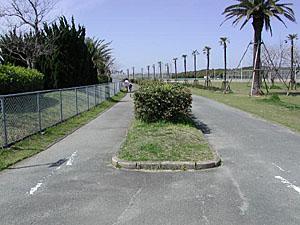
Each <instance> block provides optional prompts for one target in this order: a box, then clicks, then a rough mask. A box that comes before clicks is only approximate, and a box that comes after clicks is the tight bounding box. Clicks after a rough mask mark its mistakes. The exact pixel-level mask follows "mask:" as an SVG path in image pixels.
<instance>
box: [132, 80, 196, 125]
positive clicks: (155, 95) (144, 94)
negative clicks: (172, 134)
mask: <svg viewBox="0 0 300 225" xmlns="http://www.w3.org/2000/svg"><path fill="white" fill-rule="evenodd" d="M134 104H135V115H136V117H137V119H141V120H143V121H146V122H156V121H159V120H165V121H178V120H181V119H183V118H185V117H187V116H188V115H189V113H190V111H191V105H192V94H191V92H190V90H189V89H188V88H186V87H184V86H182V85H179V84H168V83H163V82H159V81H153V82H145V83H144V84H143V85H142V86H141V87H140V89H139V90H138V91H137V92H136V93H135V94H134Z"/></svg>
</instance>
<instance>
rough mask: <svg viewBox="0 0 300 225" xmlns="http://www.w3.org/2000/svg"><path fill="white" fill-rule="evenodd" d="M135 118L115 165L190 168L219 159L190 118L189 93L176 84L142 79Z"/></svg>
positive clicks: (210, 163)
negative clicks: (143, 80)
mask: <svg viewBox="0 0 300 225" xmlns="http://www.w3.org/2000/svg"><path fill="white" fill-rule="evenodd" d="M134 105H135V117H136V118H135V120H134V122H133V124H132V126H131V128H130V129H129V131H128V135H127V138H126V140H125V142H124V143H123V145H122V146H121V150H120V152H119V153H118V154H117V156H115V157H113V159H112V163H113V165H114V166H115V167H117V168H125V169H146V170H194V169H206V168H212V167H216V166H219V165H220V163H221V160H220V158H219V156H218V155H217V153H216V152H215V151H213V150H212V149H211V147H210V145H209V144H208V142H207V141H206V139H205V138H204V136H203V134H202V132H201V131H200V130H198V129H197V128H196V126H195V124H194V121H193V120H192V119H191V118H190V113H191V105H192V95H191V92H190V90H189V89H188V88H186V87H184V86H183V85H179V84H169V83H163V82H144V83H143V84H141V86H140V89H139V90H138V91H137V92H136V93H135V94H134Z"/></svg>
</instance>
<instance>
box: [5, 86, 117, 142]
mask: <svg viewBox="0 0 300 225" xmlns="http://www.w3.org/2000/svg"><path fill="white" fill-rule="evenodd" d="M121 85H122V84H121V83H120V82H113V83H107V84H101V85H92V86H83V87H76V88H66V89H59V90H50V91H38V92H30V93H22V94H13V95H2V96H1V95H0V134H1V137H0V146H1V147H7V146H9V145H11V144H13V143H15V142H17V141H20V140H22V139H24V138H25V137H28V136H30V135H32V134H35V133H38V132H41V131H43V130H44V129H46V128H49V127H51V126H54V125H56V124H58V123H61V122H63V121H64V120H67V119H69V118H71V117H73V116H76V115H78V114H80V113H82V112H85V111H88V110H89V109H91V108H92V107H95V106H96V105H98V104H100V103H101V102H103V101H104V100H106V99H108V98H110V97H112V96H114V95H115V94H117V93H118V92H119V91H120V89H121Z"/></svg>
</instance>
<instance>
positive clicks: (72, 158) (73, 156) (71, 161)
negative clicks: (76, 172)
mask: <svg viewBox="0 0 300 225" xmlns="http://www.w3.org/2000/svg"><path fill="white" fill-rule="evenodd" d="M76 156H77V152H74V153H73V154H72V155H71V156H70V158H69V160H68V162H67V166H72V165H73V162H74V159H75V157H76Z"/></svg>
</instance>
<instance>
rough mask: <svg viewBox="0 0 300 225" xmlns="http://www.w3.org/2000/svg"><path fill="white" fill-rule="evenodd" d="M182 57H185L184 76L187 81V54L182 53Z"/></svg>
mask: <svg viewBox="0 0 300 225" xmlns="http://www.w3.org/2000/svg"><path fill="white" fill-rule="evenodd" d="M182 58H183V68H184V78H185V81H187V71H186V58H187V55H182Z"/></svg>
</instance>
